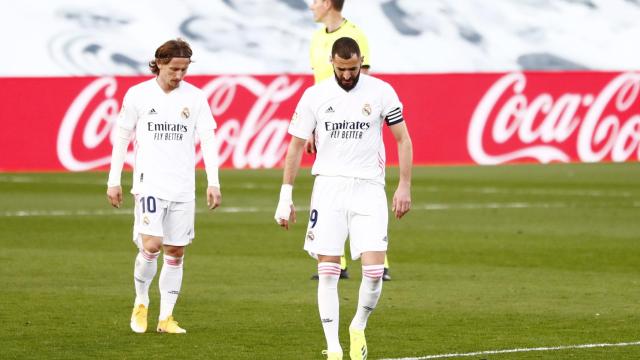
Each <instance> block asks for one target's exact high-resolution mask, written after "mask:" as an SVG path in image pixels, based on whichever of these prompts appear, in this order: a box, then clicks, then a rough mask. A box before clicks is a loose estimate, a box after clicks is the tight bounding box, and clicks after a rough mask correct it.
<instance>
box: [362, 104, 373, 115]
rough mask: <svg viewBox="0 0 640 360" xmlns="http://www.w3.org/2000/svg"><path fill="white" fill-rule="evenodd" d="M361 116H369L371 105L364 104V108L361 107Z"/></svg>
mask: <svg viewBox="0 0 640 360" xmlns="http://www.w3.org/2000/svg"><path fill="white" fill-rule="evenodd" d="M362 115H364V116H369V115H371V105H369V104H364V106H363V107H362Z"/></svg>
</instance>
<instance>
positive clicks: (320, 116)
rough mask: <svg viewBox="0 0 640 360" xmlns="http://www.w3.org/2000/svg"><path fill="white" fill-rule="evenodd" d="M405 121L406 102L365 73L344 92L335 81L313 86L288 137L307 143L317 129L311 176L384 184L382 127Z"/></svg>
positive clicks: (331, 79) (291, 125)
mask: <svg viewBox="0 0 640 360" xmlns="http://www.w3.org/2000/svg"><path fill="white" fill-rule="evenodd" d="M385 121H386V123H387V124H388V125H393V124H396V123H399V122H402V121H403V118H402V103H400V100H399V99H398V95H397V94H396V92H395V91H394V90H393V88H392V87H391V85H389V84H388V83H386V82H384V81H382V80H380V79H377V78H374V77H371V76H368V75H365V74H360V79H359V80H358V83H357V84H356V86H355V87H354V88H353V89H351V90H350V91H345V90H344V89H342V88H341V87H340V85H338V83H337V81H336V80H335V78H333V77H332V78H330V79H327V80H324V81H322V82H320V83H318V84H316V85H314V86H311V87H310V88H308V89H307V90H306V91H305V92H304V94H303V95H302V98H301V99H300V102H299V103H298V106H297V107H296V111H295V113H294V114H293V118H292V119H291V123H290V124H289V134H291V135H293V136H295V137H298V138H301V139H308V138H309V136H311V134H312V132H313V131H314V130H315V142H316V149H317V153H316V159H315V162H314V163H313V168H312V169H311V173H312V174H313V175H325V176H347V177H354V178H360V179H370V180H375V181H377V182H380V183H382V184H384V174H385V171H384V170H385V168H384V167H385V159H386V158H385V152H384V143H383V142H382V125H383V124H384V122H385Z"/></svg>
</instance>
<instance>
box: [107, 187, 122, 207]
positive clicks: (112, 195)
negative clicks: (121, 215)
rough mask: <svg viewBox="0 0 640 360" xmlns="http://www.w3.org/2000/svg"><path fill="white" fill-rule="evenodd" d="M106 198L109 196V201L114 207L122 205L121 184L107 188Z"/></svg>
mask: <svg viewBox="0 0 640 360" xmlns="http://www.w3.org/2000/svg"><path fill="white" fill-rule="evenodd" d="M107 198H109V203H110V204H111V206H113V207H114V208H118V209H119V208H120V205H122V187H121V186H111V187H108V188H107Z"/></svg>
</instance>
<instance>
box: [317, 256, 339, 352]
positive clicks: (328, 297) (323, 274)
mask: <svg viewBox="0 0 640 360" xmlns="http://www.w3.org/2000/svg"><path fill="white" fill-rule="evenodd" d="M339 279H340V264H336V263H331V262H321V263H318V310H320V321H322V328H323V330H324V337H325V338H326V339H327V351H329V352H342V347H341V346H340V339H339V338H338V324H339V320H340V301H339V299H338V280H339Z"/></svg>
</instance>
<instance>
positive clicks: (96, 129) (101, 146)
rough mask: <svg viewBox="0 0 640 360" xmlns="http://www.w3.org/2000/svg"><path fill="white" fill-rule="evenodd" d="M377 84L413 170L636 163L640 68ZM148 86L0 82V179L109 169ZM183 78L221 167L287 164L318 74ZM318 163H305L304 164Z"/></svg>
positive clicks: (413, 78)
mask: <svg viewBox="0 0 640 360" xmlns="http://www.w3.org/2000/svg"><path fill="white" fill-rule="evenodd" d="M379 76H380V77H381V78H383V79H384V80H386V81H388V82H389V83H390V84H391V85H392V86H393V87H394V88H395V89H396V91H397V93H398V95H399V97H400V100H401V101H402V102H403V104H404V117H405V119H406V121H407V126H408V127H409V131H410V133H411V137H412V139H413V144H414V160H415V163H416V164H503V163H513V162H541V163H548V162H600V161H614V162H621V161H637V160H639V159H640V99H639V97H640V73H637V72H627V73H605V72H568V73H567V72H553V73H537V72H536V73H520V72H516V73H503V74H415V75H379ZM145 79H147V78H144V77H98V78H96V77H81V78H0V98H1V99H2V106H1V107H0V120H1V121H2V127H1V131H0V171H24V170H27V171H36V170H62V171H64V170H70V171H83V170H91V169H98V168H100V169H104V168H107V167H108V165H109V162H110V154H111V137H112V135H113V134H114V132H113V131H112V130H113V126H114V124H115V118H116V116H117V113H118V111H119V109H120V104H121V101H122V98H123V96H124V94H125V92H126V91H127V89H128V88H129V87H130V86H132V85H134V84H136V83H138V82H141V81H143V80H145ZM187 81H189V82H191V83H192V84H194V85H196V86H198V87H200V88H201V89H203V90H204V92H205V94H206V95H207V97H208V99H209V103H210V105H211V111H212V113H213V115H214V117H215V118H216V121H217V122H218V130H217V132H216V138H217V140H216V148H217V150H218V153H219V154H220V160H221V162H222V166H224V167H235V168H271V167H277V166H280V165H282V161H283V158H284V155H285V152H286V147H287V144H288V140H289V135H288V134H287V127H288V123H289V119H290V117H291V115H292V114H293V111H294V109H295V106H296V104H297V102H298V100H299V98H300V96H301V95H302V92H303V91H304V89H306V88H307V87H308V86H310V85H311V84H312V78H311V77H310V76H306V75H282V76H250V75H242V76H240V75H238V76H190V77H188V78H187ZM385 143H386V145H387V163H389V164H395V163H397V155H396V154H397V151H396V149H395V142H394V141H393V139H392V138H391V137H390V133H389V132H388V131H385ZM132 160H133V156H132V154H130V155H129V156H128V159H127V161H128V162H129V164H130V163H131V161H132ZM312 161H313V159H312V158H311V157H310V156H305V159H304V162H305V164H307V165H309V164H310V163H311V162H312Z"/></svg>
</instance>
